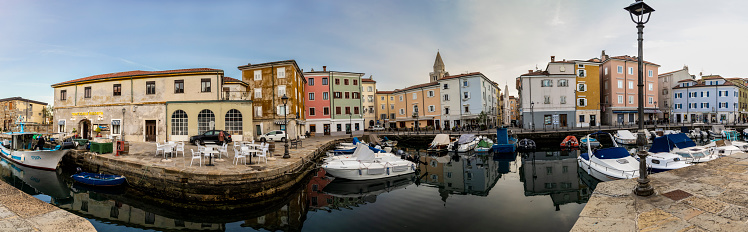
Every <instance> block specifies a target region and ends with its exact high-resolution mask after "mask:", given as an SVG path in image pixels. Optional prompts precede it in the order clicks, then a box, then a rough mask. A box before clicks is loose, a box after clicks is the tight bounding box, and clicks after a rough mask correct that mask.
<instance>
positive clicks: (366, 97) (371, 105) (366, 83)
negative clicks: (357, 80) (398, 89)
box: [361, 76, 379, 128]
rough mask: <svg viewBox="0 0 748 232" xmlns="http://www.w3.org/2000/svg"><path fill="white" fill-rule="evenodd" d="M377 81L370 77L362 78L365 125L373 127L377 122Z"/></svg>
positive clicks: (362, 103)
mask: <svg viewBox="0 0 748 232" xmlns="http://www.w3.org/2000/svg"><path fill="white" fill-rule="evenodd" d="M376 91H377V82H376V81H375V80H372V79H371V76H370V77H369V78H361V108H363V110H362V111H363V116H364V127H365V128H371V127H373V126H374V125H376V124H377V120H379V118H378V117H377V110H376V109H375V108H376V106H377V105H376V100H375V99H374V97H375V95H376Z"/></svg>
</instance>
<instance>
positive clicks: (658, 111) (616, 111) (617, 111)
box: [613, 109, 662, 114]
mask: <svg viewBox="0 0 748 232" xmlns="http://www.w3.org/2000/svg"><path fill="white" fill-rule="evenodd" d="M613 113H614V114H635V113H639V111H637V110H614V111H613ZM644 113H645V114H654V113H662V111H660V110H653V109H645V110H644Z"/></svg>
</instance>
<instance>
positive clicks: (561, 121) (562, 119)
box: [558, 114, 567, 127]
mask: <svg viewBox="0 0 748 232" xmlns="http://www.w3.org/2000/svg"><path fill="white" fill-rule="evenodd" d="M558 121H559V122H558V124H559V125H561V127H567V123H566V115H565V114H560V115H558Z"/></svg>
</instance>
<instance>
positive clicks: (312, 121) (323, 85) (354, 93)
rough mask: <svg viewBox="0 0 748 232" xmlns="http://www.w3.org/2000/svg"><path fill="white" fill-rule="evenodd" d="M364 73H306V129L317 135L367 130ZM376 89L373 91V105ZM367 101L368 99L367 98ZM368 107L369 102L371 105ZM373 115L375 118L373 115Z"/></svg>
mask: <svg viewBox="0 0 748 232" xmlns="http://www.w3.org/2000/svg"><path fill="white" fill-rule="evenodd" d="M363 75H364V74H363V73H354V72H338V71H328V70H327V66H322V71H313V70H312V71H311V72H305V73H304V77H305V78H307V84H306V85H307V86H306V87H307V88H308V89H306V90H305V91H306V95H307V100H306V101H307V102H306V107H307V111H308V112H307V113H308V119H309V120H308V122H307V126H306V130H308V131H309V132H312V133H315V135H344V134H350V133H351V128H352V129H353V131H355V133H356V134H361V133H363V129H364V128H363V125H364V119H363V116H364V114H365V113H364V108H363V105H362V104H363V103H362V99H361V88H362V86H363V82H361V80H362V79H361V76H363ZM374 90H375V89H374V88H372V91H371V100H372V102H371V104H370V106H372V108H373V103H374V102H373V100H374ZM364 100H366V99H364ZM367 106H368V105H367ZM373 117H374V116H373V114H372V115H371V118H373Z"/></svg>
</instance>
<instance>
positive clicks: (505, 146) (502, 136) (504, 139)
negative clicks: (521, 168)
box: [491, 128, 517, 153]
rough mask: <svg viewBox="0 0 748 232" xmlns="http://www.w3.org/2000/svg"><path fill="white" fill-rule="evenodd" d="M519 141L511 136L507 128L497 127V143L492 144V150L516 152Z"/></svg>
mask: <svg viewBox="0 0 748 232" xmlns="http://www.w3.org/2000/svg"><path fill="white" fill-rule="evenodd" d="M516 144H517V141H516V140H515V139H514V138H513V137H509V131H508V130H507V129H506V128H496V143H495V144H493V145H492V146H491V151H493V152H496V153H514V151H516V150H517V146H516Z"/></svg>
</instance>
